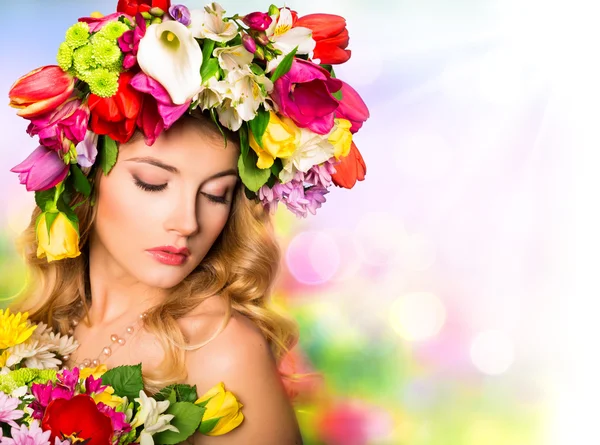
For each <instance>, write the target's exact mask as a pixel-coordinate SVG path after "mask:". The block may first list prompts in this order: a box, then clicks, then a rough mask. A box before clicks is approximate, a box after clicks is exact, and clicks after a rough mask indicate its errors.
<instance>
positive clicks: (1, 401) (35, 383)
mask: <svg viewBox="0 0 600 445" xmlns="http://www.w3.org/2000/svg"><path fill="white" fill-rule="evenodd" d="M78 346H79V345H78V344H77V342H76V341H75V340H74V339H73V338H72V337H70V336H59V335H56V334H54V333H52V332H51V331H50V330H49V329H48V328H47V327H46V326H45V325H44V324H39V325H36V324H34V323H32V322H31V321H30V320H28V314H27V313H26V312H25V313H16V314H11V313H10V310H9V309H7V310H6V311H3V310H0V351H1V354H2V355H1V356H0V357H3V360H4V364H3V367H2V371H1V373H0V445H12V444H16V445H19V444H23V445H25V444H26V445H46V444H52V445H58V444H60V445H66V444H74V443H86V444H88V445H96V444H98V445H100V444H106V445H117V444H118V445H126V444H131V443H139V444H144V445H146V444H177V443H181V442H183V441H184V440H186V439H187V438H189V437H190V436H192V435H193V434H195V433H196V432H200V433H202V434H206V435H212V436H215V435H221V434H225V433H227V432H229V431H231V430H232V429H234V428H236V427H237V426H239V425H240V424H241V422H242V421H243V420H244V416H243V414H242V412H241V408H242V406H243V405H242V404H241V403H239V402H238V401H237V399H236V398H235V396H234V395H233V394H232V393H231V392H230V391H226V390H225V386H224V384H223V383H222V382H221V383H219V384H217V385H215V386H214V387H213V388H211V389H210V390H209V391H208V392H207V393H206V394H204V395H202V396H201V397H198V394H197V392H196V387H195V386H190V385H185V384H173V385H169V386H167V387H166V388H163V389H162V390H161V391H159V392H158V393H156V394H155V395H153V396H148V395H147V394H146V393H145V392H144V388H143V381H142V368H141V365H135V366H119V367H116V368H113V369H110V370H107V368H106V366H105V365H99V366H97V367H95V368H78V367H74V368H72V369H68V368H63V369H61V370H58V369H57V368H58V365H59V364H62V361H64V360H65V357H67V356H68V354H70V353H71V352H73V351H74V350H75V349H76V348H77V347H78ZM11 358H12V360H11Z"/></svg>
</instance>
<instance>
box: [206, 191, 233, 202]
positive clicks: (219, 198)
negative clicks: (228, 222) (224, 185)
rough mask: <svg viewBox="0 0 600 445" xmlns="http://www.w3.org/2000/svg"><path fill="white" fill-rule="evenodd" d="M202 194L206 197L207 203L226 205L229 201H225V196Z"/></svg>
mask: <svg viewBox="0 0 600 445" xmlns="http://www.w3.org/2000/svg"><path fill="white" fill-rule="evenodd" d="M202 194H203V195H204V196H206V197H207V198H208V200H209V201H212V202H215V203H217V204H227V203H229V201H228V200H227V198H225V196H215V195H209V194H208V193H202Z"/></svg>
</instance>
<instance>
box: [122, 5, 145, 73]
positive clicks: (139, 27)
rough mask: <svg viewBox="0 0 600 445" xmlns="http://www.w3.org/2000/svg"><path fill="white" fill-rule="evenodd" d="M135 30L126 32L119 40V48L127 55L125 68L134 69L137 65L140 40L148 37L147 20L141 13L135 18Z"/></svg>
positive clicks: (124, 59) (124, 63)
mask: <svg viewBox="0 0 600 445" xmlns="http://www.w3.org/2000/svg"><path fill="white" fill-rule="evenodd" d="M135 25H136V26H135V28H134V29H131V30H129V31H125V32H124V33H123V35H121V37H119V39H118V40H117V42H118V43H119V48H120V49H121V51H122V52H123V54H125V57H124V58H123V68H125V69H126V70H128V69H130V68H132V67H133V66H135V64H136V63H137V52H138V46H139V44H140V40H142V37H144V36H145V35H146V20H144V17H142V15H141V14H140V13H138V14H136V16H135Z"/></svg>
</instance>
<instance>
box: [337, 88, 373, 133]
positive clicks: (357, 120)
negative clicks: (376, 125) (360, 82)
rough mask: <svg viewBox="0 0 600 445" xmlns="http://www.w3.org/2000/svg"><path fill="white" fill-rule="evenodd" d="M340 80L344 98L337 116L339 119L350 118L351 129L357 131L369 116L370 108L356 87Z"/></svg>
mask: <svg viewBox="0 0 600 445" xmlns="http://www.w3.org/2000/svg"><path fill="white" fill-rule="evenodd" d="M340 82H342V89H341V90H340V91H341V92H342V100H341V101H340V105H339V107H337V109H336V110H335V117H337V118H338V119H348V120H349V121H350V122H352V127H351V128H350V131H351V132H352V133H356V132H357V131H358V130H360V127H362V125H363V123H364V122H365V121H366V120H367V119H368V118H369V116H370V114H369V109H368V108H367V105H366V104H365V102H364V101H363V100H362V98H361V97H360V95H359V94H358V93H357V92H356V90H355V89H354V88H352V87H351V86H350V85H348V84H347V83H346V82H344V81H343V80H340Z"/></svg>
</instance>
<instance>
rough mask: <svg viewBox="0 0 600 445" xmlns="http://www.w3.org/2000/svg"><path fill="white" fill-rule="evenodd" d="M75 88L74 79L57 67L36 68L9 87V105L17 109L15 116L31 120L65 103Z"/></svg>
mask: <svg viewBox="0 0 600 445" xmlns="http://www.w3.org/2000/svg"><path fill="white" fill-rule="evenodd" d="M73 88H75V79H74V78H73V76H71V75H70V74H67V73H65V72H64V71H63V70H62V69H61V68H60V67H59V66H57V65H48V66H43V67H41V68H37V69H35V70H33V71H31V72H29V73H27V74H25V75H24V76H22V77H20V78H19V79H17V81H16V82H15V83H14V84H13V85H12V87H10V91H9V92H8V97H9V99H10V103H9V105H10V106H11V107H13V108H19V111H18V112H17V114H18V115H19V116H21V117H24V118H27V119H29V118H31V117H35V116H39V115H40V114H44V113H47V112H48V111H51V110H53V109H55V108H57V107H58V106H59V105H60V104H62V103H63V102H65V101H66V100H67V99H68V98H69V96H70V95H71V93H72V92H73Z"/></svg>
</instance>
